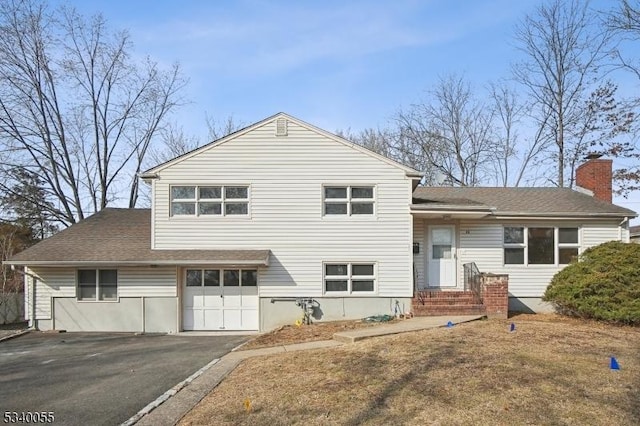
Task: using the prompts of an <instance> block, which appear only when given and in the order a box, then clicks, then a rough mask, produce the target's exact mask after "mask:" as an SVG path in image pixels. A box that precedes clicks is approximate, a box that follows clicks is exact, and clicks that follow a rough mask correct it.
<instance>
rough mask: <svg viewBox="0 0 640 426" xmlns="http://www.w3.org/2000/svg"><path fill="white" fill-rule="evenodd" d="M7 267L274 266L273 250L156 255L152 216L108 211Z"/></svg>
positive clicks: (139, 211)
mask: <svg viewBox="0 0 640 426" xmlns="http://www.w3.org/2000/svg"><path fill="white" fill-rule="evenodd" d="M5 263H7V264H9V265H29V266H38V265H43V266H44V265H46V266H67V265H79V264H87V265H88V264H95V265H100V264H118V265H198V264H207V265H215V264H225V265H254V266H268V264H269V250H151V210H149V209H114V208H106V209H104V210H102V211H100V212H99V213H96V214H95V215H93V216H91V217H89V218H87V219H85V220H83V221H81V222H78V223H76V224H74V225H72V226H70V227H69V228H67V229H65V230H63V231H61V232H59V233H57V234H55V235H53V236H52V237H50V238H47V239H46V240H43V241H40V242H39V243H37V244H36V245H34V246H32V247H29V248H28V249H26V250H24V251H22V252H20V253H18V254H16V255H15V256H13V257H12V258H11V259H9V260H7V261H6V262H5Z"/></svg>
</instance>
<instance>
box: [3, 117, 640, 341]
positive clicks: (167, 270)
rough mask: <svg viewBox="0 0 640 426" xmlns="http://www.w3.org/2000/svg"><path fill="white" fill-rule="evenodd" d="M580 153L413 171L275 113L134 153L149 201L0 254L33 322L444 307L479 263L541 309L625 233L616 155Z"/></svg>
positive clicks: (126, 326)
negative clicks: (149, 152) (558, 161)
mask: <svg viewBox="0 0 640 426" xmlns="http://www.w3.org/2000/svg"><path fill="white" fill-rule="evenodd" d="M583 169H584V170H582V171H580V170H579V172H578V176H579V177H580V176H581V174H584V177H583V178H582V180H580V179H579V180H580V182H583V183H584V185H585V186H586V187H587V189H585V190H584V191H582V192H577V191H572V190H568V189H553V188H522V189H520V188H446V187H439V188H428V187H421V186H419V184H420V181H421V178H422V174H421V173H420V172H418V171H416V170H413V169H411V168H409V167H406V166H404V165H402V164H399V163H397V162H395V161H393V160H390V159H388V158H385V157H383V156H380V155H378V154H376V153H374V152H371V151H369V150H367V149H365V148H363V147H361V146H358V145H356V144H354V143H352V142H349V141H347V140H345V139H342V138H340V137H338V136H336V135H333V134H331V133H329V132H326V131H324V130H321V129H319V128H316V127H314V126H312V125H310V124H307V123H305V122H303V121H301V120H298V119H296V118H294V117H292V116H290V115H287V114H284V113H280V114H276V115H275V116H272V117H269V118H267V119H265V120H263V121H260V122H258V123H255V124H253V125H251V126H249V127H247V128H245V129H243V130H240V131H238V132H235V133H233V134H231V135H229V136H227V137H224V138H222V139H220V140H217V141H214V142H212V143H210V144H208V145H205V146H203V147H201V148H199V149H197V150H195V151H193V152H190V153H188V154H185V155H183V156H180V157H178V158H175V159H173V160H171V161H169V162H166V163H164V164H160V165H158V166H156V167H154V168H152V169H150V170H148V171H146V172H145V173H144V174H143V175H142V176H141V177H142V179H144V181H145V182H146V183H147V184H149V185H150V186H151V193H152V204H151V208H150V209H115V208H107V209H105V210H103V211H101V212H99V213H97V214H95V215H93V216H92V217H90V218H88V219H86V220H84V221H82V222H80V223H78V224H75V225H73V226H71V227H70V228H68V229H66V230H64V231H62V232H60V233H58V234H56V235H54V236H53V237H51V238H48V239H46V240H44V241H42V242H40V243H38V244H36V245H35V246H33V247H31V248H29V249H27V250H25V251H23V252H22V253H19V254H17V255H15V256H14V257H13V258H11V259H10V260H9V261H8V262H7V263H9V264H12V265H17V266H24V267H25V268H24V271H25V287H26V301H25V304H26V316H27V318H28V319H29V320H30V321H31V323H32V325H33V326H35V327H38V328H39V329H43V330H48V329H64V330H68V331H80V330H83V331H136V332H169V333H174V332H178V331H183V330H268V329H271V328H274V327H277V326H279V325H282V324H287V323H293V322H295V321H296V320H298V319H300V318H301V316H302V310H301V306H302V307H306V308H307V309H308V312H309V313H310V314H311V315H312V317H313V318H315V320H320V321H325V320H339V319H356V318H362V317H365V316H369V315H376V314H399V313H406V312H411V311H415V312H416V313H422V314H438V313H443V312H445V310H446V309H449V308H451V309H453V306H452V305H451V306H448V307H445V308H443V307H442V305H437V302H436V301H437V300H442V299H443V298H442V297H434V295H436V296H437V295H440V296H441V295H443V294H444V295H446V294H449V295H455V296H456V298H458V299H459V300H463V298H464V297H466V296H467V295H468V293H465V290H470V287H472V285H471V284H472V282H473V279H474V277H477V274H478V272H490V273H494V274H500V275H501V276H507V275H508V277H509V278H508V279H509V284H508V285H509V287H508V289H509V290H508V291H509V301H510V304H511V307H512V308H519V309H531V310H541V309H546V308H548V307H547V306H545V305H544V304H542V303H541V302H540V298H541V296H542V293H543V292H544V289H545V288H546V286H547V285H548V283H549V280H550V278H551V277H552V276H553V274H554V273H555V272H557V271H558V270H560V269H561V268H562V267H564V265H566V264H568V263H570V262H571V261H574V260H575V259H576V257H577V256H578V255H579V254H580V253H581V252H582V251H583V250H584V249H586V248H587V247H590V246H593V245H596V244H599V243H601V242H604V241H608V240H614V239H615V240H623V241H628V240H629V231H628V222H629V219H630V218H633V217H635V213H634V212H633V211H631V210H628V209H624V208H622V207H618V206H615V205H613V204H611V162H610V161H608V160H602V159H591V160H589V161H588V162H587V163H585V165H583ZM607 171H608V172H607ZM607 173H608V175H607ZM607 176H608V177H607ZM585 182H586V183H585ZM603 182H604V183H603ZM607 187H608V193H607ZM603 188H604V189H603ZM589 191H591V192H590V193H585V192H589ZM607 194H608V195H607ZM602 198H605V199H606V200H603V199H602ZM458 296H459V297H458ZM505 296H506V294H505ZM469 297H470V299H469V301H467V303H472V304H473V305H474V306H475V307H476V308H478V309H479V310H481V309H482V300H481V294H478V292H477V291H476V292H474V293H473V295H472V296H469ZM456 298H452V299H451V300H447V299H446V298H444V299H445V300H446V302H445V304H448V305H450V304H451V303H454V301H455V300H456ZM465 300H466V299H465ZM431 303H433V306H432V305H431ZM470 308H473V307H470Z"/></svg>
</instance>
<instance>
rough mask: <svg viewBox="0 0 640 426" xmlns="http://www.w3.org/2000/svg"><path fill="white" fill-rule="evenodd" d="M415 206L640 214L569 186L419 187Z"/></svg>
mask: <svg viewBox="0 0 640 426" xmlns="http://www.w3.org/2000/svg"><path fill="white" fill-rule="evenodd" d="M413 207H414V208H415V209H417V210H423V209H429V208H434V209H438V208H441V207H446V208H448V209H455V208H459V209H461V210H466V209H478V208H482V207H483V208H486V209H487V210H490V211H491V213H492V214H493V215H500V216H543V217H544V216H547V217H551V216H552V217H558V216H564V217H585V216H599V217H602V216H609V217H611V216H614V217H635V216H637V215H636V213H635V212H634V211H633V210H629V209H626V208H624V207H620V206H616V205H615V204H610V203H607V202H605V201H601V200H598V199H596V198H594V197H592V196H590V195H587V194H583V193H581V192H578V191H574V190H571V189H568V188H477V187H476V188H469V187H466V188H459V187H418V188H416V189H415V191H414V192H413Z"/></svg>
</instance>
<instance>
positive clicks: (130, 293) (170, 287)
mask: <svg viewBox="0 0 640 426" xmlns="http://www.w3.org/2000/svg"><path fill="white" fill-rule="evenodd" d="M118 296H119V297H176V296H177V287H176V268H175V267H158V268H148V267H144V268H135V267H131V268H118Z"/></svg>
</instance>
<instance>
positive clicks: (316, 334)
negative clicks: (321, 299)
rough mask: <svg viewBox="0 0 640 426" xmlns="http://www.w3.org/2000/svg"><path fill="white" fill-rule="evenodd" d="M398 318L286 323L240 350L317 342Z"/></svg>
mask: <svg viewBox="0 0 640 426" xmlns="http://www.w3.org/2000/svg"><path fill="white" fill-rule="evenodd" d="M395 321H396V320H392V321H388V322H383V323H372V322H365V321H331V322H318V323H314V324H311V325H301V326H296V325H285V326H284V327H280V328H278V329H277V330H273V331H271V332H269V333H265V334H261V335H259V336H257V337H256V338H254V339H252V340H250V341H249V342H247V343H246V344H245V345H243V346H242V348H240V350H248V349H256V348H266V347H269V346H279V345H288V344H292V343H303V342H315V341H318V340H331V339H333V335H334V334H335V333H339V332H341V331H347V330H354V329H356V328H362V327H371V326H376V325H380V324H392V323H393V322H395Z"/></svg>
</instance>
